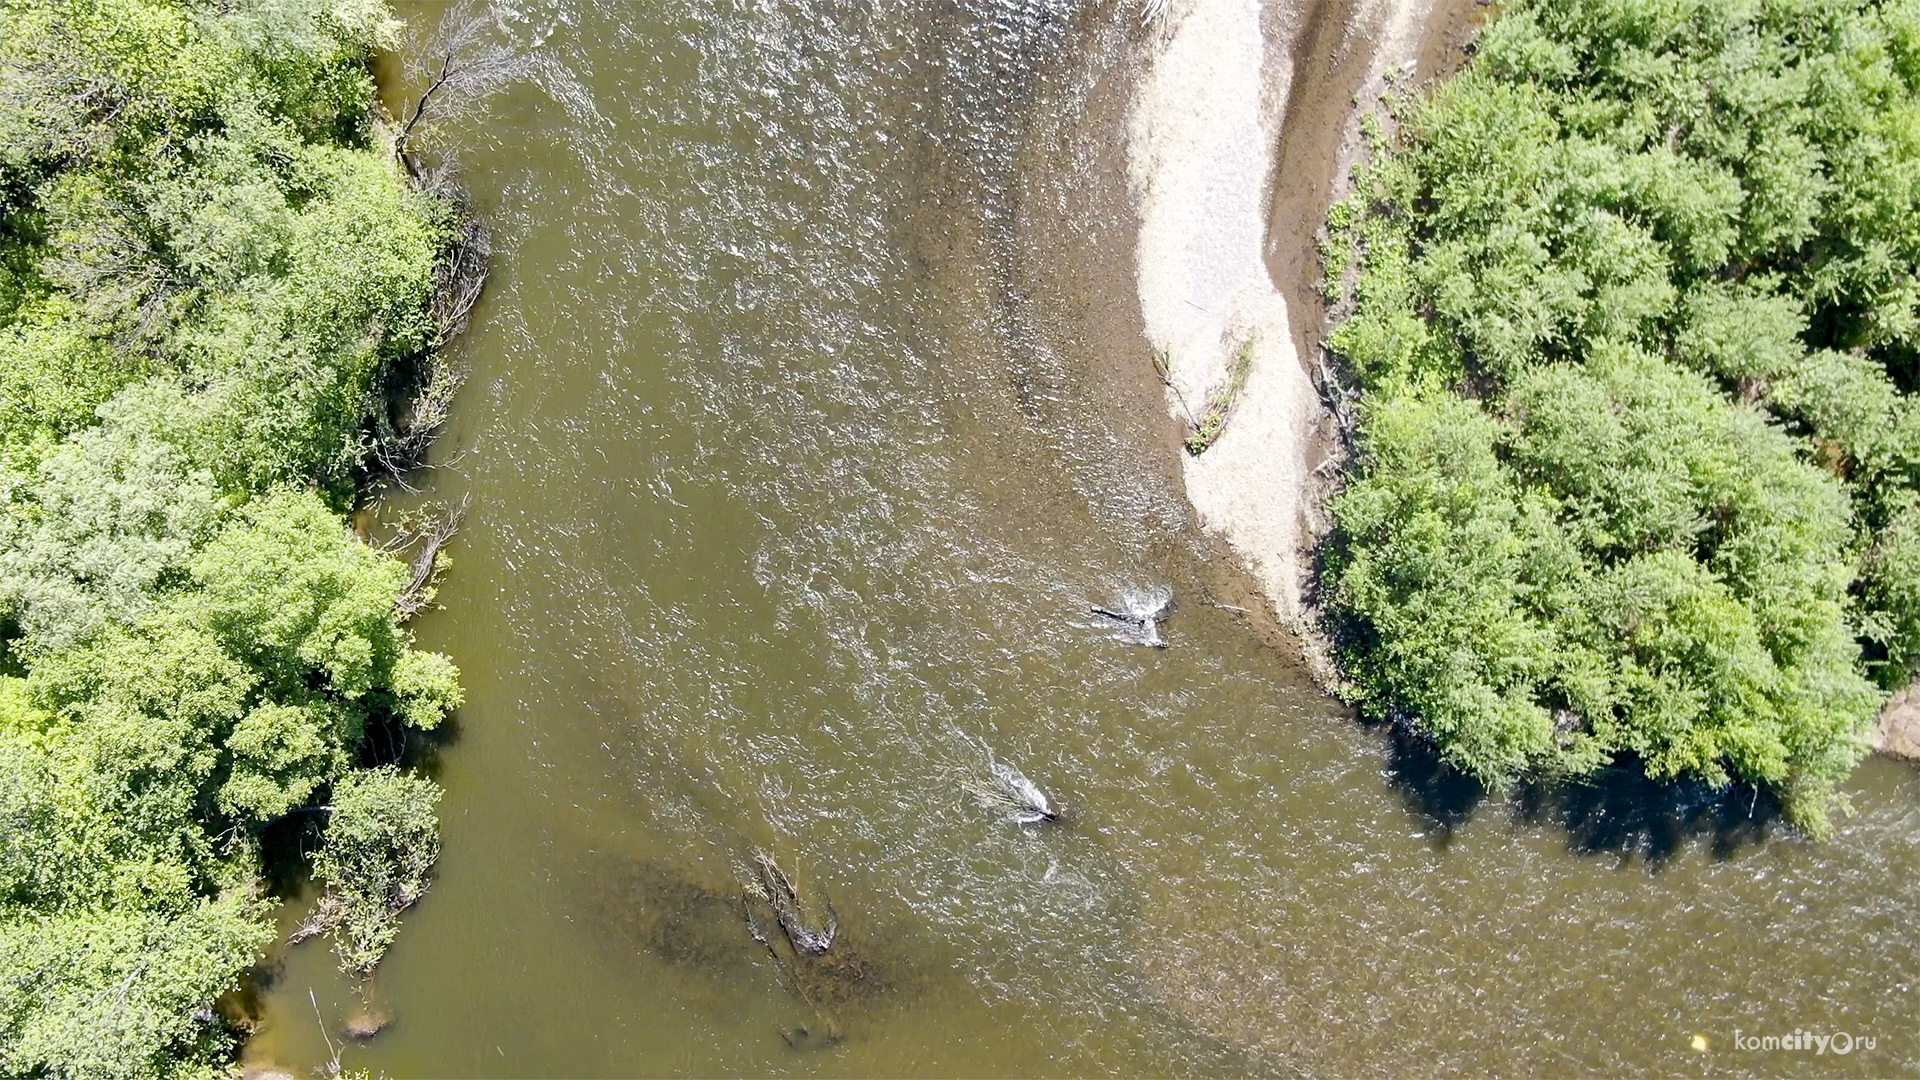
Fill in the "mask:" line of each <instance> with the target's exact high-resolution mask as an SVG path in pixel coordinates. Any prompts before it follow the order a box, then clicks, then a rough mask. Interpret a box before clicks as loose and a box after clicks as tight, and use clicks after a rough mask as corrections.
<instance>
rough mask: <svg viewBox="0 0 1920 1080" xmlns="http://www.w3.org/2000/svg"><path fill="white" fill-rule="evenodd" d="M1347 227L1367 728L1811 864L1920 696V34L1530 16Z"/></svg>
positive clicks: (1673, 17) (1333, 545)
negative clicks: (1681, 806)
mask: <svg viewBox="0 0 1920 1080" xmlns="http://www.w3.org/2000/svg"><path fill="white" fill-rule="evenodd" d="M1396 114H1397V115H1396V119H1397V121H1398V129H1397V132H1396V133H1395V135H1394V136H1393V137H1392V138H1391V139H1381V140H1380V141H1381V144H1382V145H1381V146H1380V150H1381V153H1380V154H1379V155H1378V156H1377V158H1376V160H1375V162H1374V163H1373V164H1372V165H1370V166H1369V167H1368V168H1366V169H1365V170H1363V172H1362V174H1361V175H1360V176H1359V177H1358V178H1357V179H1358V184H1357V187H1356V191H1355V194H1354V195H1353V196H1352V197H1350V198H1349V199H1348V200H1346V201H1345V202H1343V203H1342V204H1340V205H1339V206H1337V207H1336V208H1335V211H1334V213H1333V215H1332V218H1331V221H1330V226H1331V228H1330V236H1329V242H1328V245H1327V252H1328V256H1329V287H1330V290H1331V291H1332V292H1333V293H1335V294H1336V295H1338V294H1340V293H1343V292H1345V291H1346V290H1347V289H1348V288H1351V292H1352V295H1353V297H1354V304H1353V307H1352V309H1351V311H1350V312H1349V313H1348V314H1347V315H1346V317H1345V318H1344V321H1343V322H1342V323H1341V324H1340V325H1339V326H1338V327H1337V329H1336V330H1335V332H1334V335H1333V339H1332V343H1333V347H1334V349H1335V351H1336V352H1338V353H1339V354H1341V355H1343V356H1344V357H1345V359H1346V360H1347V361H1348V362H1349V364H1350V366H1351V369H1352V371H1353V373H1354V375H1355V376H1356V378H1357V379H1358V381H1359V383H1360V386H1361V388H1362V390H1363V396H1364V404H1363V406H1362V410H1361V413H1360V416H1361V421H1360V425H1359V441H1360V446H1361V451H1362V452H1361V457H1360V461H1359V469H1358V473H1357V475H1356V476H1355V477H1354V479H1353V482H1352V484H1351V485H1350V487H1349V488H1348V489H1347V491H1346V492H1345V493H1344V494H1343V495H1342V496H1341V497H1340V498H1339V499H1338V501H1337V503H1336V506H1335V515H1336V518H1337V528H1336V532H1335V535H1334V537H1333V538H1332V540H1331V542H1330V546H1329V553H1328V558H1327V566H1326V574H1325V578H1324V581H1323V586H1324V593H1325V597H1326V601H1327V610H1328V616H1329V619H1330V624H1331V627H1332V629H1333V630H1334V633H1335V637H1336V643H1337V647H1338V648H1339V650H1340V652H1341V655H1342V657H1343V660H1344V665H1345V668H1346V671H1347V673H1348V674H1349V676H1350V677H1351V679H1352V680H1353V683H1354V685H1355V688H1356V692H1357V695H1358V697H1359V698H1360V700H1361V701H1362V703H1363V706H1364V707H1365V708H1367V709H1369V710H1371V711H1373V712H1376V713H1378V714H1381V715H1390V716H1395V717H1400V718H1403V719H1405V720H1407V721H1408V722H1410V723H1412V724H1413V725H1415V726H1416V727H1417V728H1418V729H1419V730H1420V731H1422V732H1424V733H1425V734H1426V735H1427V736H1428V737H1430V738H1431V739H1432V740H1433V741H1434V742H1435V744H1436V745H1437V746H1438V748H1439V749H1440V751H1441V752H1442V754H1443V755H1444V756H1445V757H1446V758H1447V759H1448V760H1449V761H1451V762H1453V763H1454V764H1455V765H1457V766H1459V767H1460V768H1462V769H1464V770H1466V771H1468V772H1470V773H1472V774H1473V775H1475V776H1476V777H1478V778H1480V779H1481V780H1483V781H1484V782H1486V783H1488V784H1489V785H1492V786H1496V787H1497V786H1500V785H1503V784H1505V783H1507V782H1509V781H1511V780H1513V779H1515V778H1516V777H1519V776H1523V775H1528V774H1548V775H1552V774H1562V775H1566V774H1572V775H1579V774H1584V773H1589V772H1591V771H1593V770H1595V769H1597V768H1600V767H1602V766H1605V765H1608V764H1610V763H1617V762H1623V761H1633V762H1637V763H1638V764H1639V765H1640V766H1642V767H1644V768H1645V769H1646V770H1647V771H1648V772H1649V773H1650V774H1651V775H1654V776H1658V777H1670V776H1681V775H1689V776H1695V777H1699V778H1703V779H1706V780H1708V781H1711V782H1715V783H1724V782H1726V781H1727V780H1729V779H1732V778H1737V779H1742V780H1746V781H1749V782H1753V783H1759V784H1765V785H1769V786H1772V787H1773V788H1775V789H1776V790H1777V791H1779V792H1780V793H1781V794H1782V795H1783V796H1785V798H1786V800H1787V805H1788V808H1789V812H1790V813H1791V814H1792V816H1793V817H1794V818H1795V820H1797V821H1798V822H1799V823H1801V824H1802V825H1803V826H1805V827H1807V828H1809V829H1811V830H1814V831H1816V832H1817V831H1820V830H1822V829H1823V828H1824V827H1825V826H1826V822H1827V814H1828V811H1829V809H1830V808H1831V807H1832V806H1833V805H1834V803H1835V800H1836V796H1835V794H1834V785H1835V784H1836V783H1837V782H1838V781H1839V780H1840V779H1841V778H1843V777H1844V776H1845V775H1846V774H1847V772H1848V771H1849V770H1850V769H1851V768H1852V766H1853V765H1854V763H1855V762H1856V761H1857V760H1858V759H1859V756H1860V754H1861V753H1862V752H1863V749H1864V743H1863V734H1864V729H1865V726H1866V725H1867V723H1868V722H1869V720H1870V718H1871V716H1872V715H1873V712H1874V710H1875V708H1876V706H1877V704H1878V703H1879V701H1880V699H1881V696H1882V695H1881V692H1880V688H1886V687H1893V686H1897V685H1900V684H1902V683H1904V682H1905V681H1907V680H1909V679H1910V678H1912V677H1913V676H1914V675H1915V674H1916V672H1917V671H1920V438H1917V436H1920V413H1916V411H1915V408H1914V399H1913V392H1914V391H1915V390H1916V388H1920V279H1917V278H1916V271H1917V270H1920V6H1916V5H1914V4H1913V3H1911V2H1909V0H1886V2H1879V3H1859V2H1853V3H1847V2H1834V0H1749V2H1726V0H1664V2H1643V0H1554V2H1551V3H1549V2H1534V0H1518V2H1515V3H1513V4H1509V5H1505V6H1504V10H1503V11H1502V13H1501V14H1500V15H1499V16H1498V17H1497V18H1495V19H1494V20H1493V22H1492V23H1491V24H1490V25H1489V26H1488V27H1487V28H1486V29H1485V31H1484V32H1483V33H1482V35H1481V37H1480V39H1479V42H1478V45H1477V55H1476V56H1475V57H1474V59H1473V60H1472V62H1471V64H1470V65H1469V67H1468V68H1467V70H1466V71H1465V72H1463V73H1462V74H1460V75H1459V76H1458V77H1456V78H1454V79H1452V80H1450V81H1448V82H1446V83H1444V84H1442V85H1441V86H1439V87H1438V88H1437V89H1436V90H1434V91H1433V92H1432V93H1431V94H1430V95H1429V96H1427V97H1424V98H1418V99H1416V98H1408V99H1406V100H1403V101H1401V102H1399V103H1398V104H1397V105H1396Z"/></svg>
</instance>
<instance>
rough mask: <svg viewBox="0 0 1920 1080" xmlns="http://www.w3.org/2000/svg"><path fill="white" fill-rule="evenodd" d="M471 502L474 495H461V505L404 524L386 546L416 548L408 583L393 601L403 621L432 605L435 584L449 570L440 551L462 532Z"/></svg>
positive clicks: (450, 504)
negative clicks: (446, 569)
mask: <svg viewBox="0 0 1920 1080" xmlns="http://www.w3.org/2000/svg"><path fill="white" fill-rule="evenodd" d="M471 501H472V497H471V496H468V495H462V496H461V497H460V501H459V502H456V503H448V504H446V505H445V506H443V507H441V509H440V512H439V513H437V514H433V515H431V516H428V517H426V518H424V519H422V520H420V521H418V522H413V521H410V522H407V523H405V524H404V525H403V526H402V528H401V530H400V534H399V535H398V536H396V537H395V538H394V539H393V540H392V541H390V542H389V543H388V544H387V545H386V548H387V550H389V551H404V550H406V549H407V548H413V549H414V550H413V555H412V557H411V558H409V559H408V560H407V562H408V567H409V569H410V573H409V575H408V578H407V584H406V586H405V587H404V588H402V589H401V590H400V595H398V596H396V597H394V599H393V606H394V608H395V609H396V610H398V611H399V612H400V617H401V618H402V619H411V618H412V617H414V616H415V615H417V614H419V613H420V611H421V610H422V609H424V608H425V607H426V606H427V605H428V604H431V603H432V602H433V594H434V585H435V582H436V581H437V580H438V578H439V576H440V572H441V571H442V570H444V569H445V568H446V563H445V561H444V560H442V559H441V557H440V556H441V551H442V549H443V548H445V547H446V546H447V542H448V541H450V540H452V539H453V535H454V533H456V532H458V531H459V530H460V519H461V518H463V517H465V516H466V513H467V506H468V505H469V503H470V502H471Z"/></svg>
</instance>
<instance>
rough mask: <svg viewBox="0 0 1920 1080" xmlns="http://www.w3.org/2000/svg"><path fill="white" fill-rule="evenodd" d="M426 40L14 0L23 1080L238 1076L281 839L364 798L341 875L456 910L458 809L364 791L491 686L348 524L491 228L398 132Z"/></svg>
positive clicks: (12, 549) (418, 782)
mask: <svg viewBox="0 0 1920 1080" xmlns="http://www.w3.org/2000/svg"><path fill="white" fill-rule="evenodd" d="M394 25H395V24H394V23H393V21H392V19H391V17H390V16H389V15H388V13H387V10H386V7H385V5H384V3H381V2H379V0H276V2H274V3H242V4H231V3H215V2H212V0H52V2H47V0H0V83H4V85H5V86H6V93H5V94H0V626H4V628H5V629H4V632H3V633H0V672H4V674H0V1073H5V1074H6V1075H26V1076H55V1075H57V1076H76V1077H166V1076H205V1077H212V1076H216V1075H225V1073H226V1070H227V1068H228V1065H229V1063H230V1060H231V1054H232V1050H233V1047H234V1040H233V1038H232V1036H231V1033H230V1032H229V1031H228V1029H227V1026H226V1025H225V1023H224V1022H223V1021H222V1020H221V1018H220V1016H219V1013H218V1010H217V1009H216V1008H215V1002H216V1000H217V999H219V998H220V997H221V996H222V995H224V994H226V993H228V992H229V991H231V990H232V989H234V988H235V987H236V986H237V985H238V983H239V981H240V979H241V977H242V973H243V972H244V970H245V969H246V967H247V966H248V965H250V964H251V963H253V962H254V961H255V960H256V959H257V958H258V956H259V952H260V950H261V948H262V947H263V946H264V945H265V944H266V942H267V941H268V940H269V939H270V938H271V936H272V930H271V924H270V922H269V921H268V918H267V916H268V914H269V913H268V911H267V908H266V905H265V903H264V902H263V900H262V899H261V887H260V884H259V878H260V875H261V867H260V851H259V847H260V835H261V832H262V830H263V829H264V828H265V827H266V825H268V824H269V823H271V822H272V821H274V820H275V819H278V818H281V817H283V816H285V815H287V814H289V813H292V812H297V811H301V810H303V809H305V810H318V809H320V808H319V807H318V806H316V805H313V804H316V803H317V802H319V801H320V800H322V799H324V798H325V797H326V796H327V793H328V792H329V791H331V792H332V794H333V797H334V804H333V812H332V813H331V814H330V815H328V817H329V818H330V819H331V824H330V825H329V827H328V830H327V833H326V835H325V837H324V838H323V840H322V843H321V855H320V856H319V857H318V859H317V860H316V867H315V871H316V874H318V875H319V876H320V877H321V878H322V880H323V881H326V882H328V883H329V884H331V885H334V886H336V887H338V888H339V889H340V890H342V892H343V895H352V896H360V895H362V894H363V893H364V894H365V895H367V896H371V895H373V891H377V890H378V889H380V888H388V886H392V887H395V888H402V889H403V891H405V892H406V893H407V895H408V896H409V897H417V896H418V893H419V890H420V889H421V888H424V884H425V872H426V864H427V863H430V862H431V861H432V857H433V852H434V851H435V850H437V847H436V841H435V840H434V837H433V832H434V822H433V816H432V805H433V800H434V797H435V794H434V793H435V790H436V789H434V788H433V786H432V784H431V782H430V781H427V780H424V779H419V778H412V777H405V776H402V775H400V774H398V773H396V772H394V771H393V770H391V769H385V770H376V771H374V772H372V773H367V772H364V771H355V769H354V764H355V761H356V759H357V758H358V756H359V754H360V752H361V748H362V746H361V744H362V741H363V736H364V733H365V732H366V730H367V729H368V728H369V727H370V726H372V725H376V724H389V723H401V724H407V725H411V726H413V727H418V728H427V727H432V726H434V725H435V724H437V723H439V722H440V720H441V719H442V717H443V716H444V715H445V714H446V712H447V711H448V710H450V709H452V708H454V707H457V706H458V704H459V703H460V689H459V681H458V673H457V672H456V671H455V670H454V668H453V665H452V664H451V662H449V661H448V660H447V659H446V658H445V657H442V656H438V655H436V654H430V653H423V652H419V651H417V650H415V649H414V648H413V647H412V641H411V637H410V635H409V634H408V633H407V631H406V630H405V629H404V628H403V627H402V625H401V622H400V616H399V613H398V612H397V611H396V609H395V599H396V596H397V594H398V593H399V591H400V589H401V588H402V586H403V585H404V584H405V583H406V582H407V581H408V580H409V576H410V574H409V570H408V568H407V567H406V566H405V565H404V564H402V563H401V562H400V561H399V560H398V559H396V558H395V557H393V556H392V555H390V554H387V553H384V552H380V551H376V550H374V549H372V548H370V547H368V546H367V545H366V544H364V543H362V542H361V541H360V540H358V539H356V538H355V537H354V536H353V535H352V533H351V532H350V531H349V530H348V528H347V523H346V521H345V518H344V516H343V514H342V510H343V509H344V508H345V507H346V506H347V505H348V503H349V502H350V501H351V500H352V498H353V497H354V494H355V486H356V479H357V477H358V475H359V471H360V469H361V466H362V462H363V461H364V459H365V456H366V454H367V450H368V440H369V435H368V432H369V430H370V429H371V423H370V421H371V418H372V416H373V415H374V413H375V411H376V410H377V409H378V408H379V405H380V403H379V402H377V401H376V400H375V396H376V395H375V392H376V389H377V387H378V386H379V385H380V378H381V374H382V372H383V371H384V370H385V369H387V368H389V367H390V366H392V365H394V364H396V363H398V362H400V361H402V360H403V359H407V358H409V357H410V356H412V355H413V354H416V353H418V352H419V351H420V350H422V349H424V348H426V347H427V346H428V345H429V343H430V342H429V327H430V325H431V317H430V305H429V298H430V296H429V294H430V292H431V289H432V286H433V280H434V273H435V265H436V262H437V261H438V260H439V259H440V258H441V256H442V254H443V252H444V250H445V248H446V245H447V244H448V242H449V240H450V237H451V232H450V226H451V225H453V224H454V223H453V221H452V219H451V216H450V211H449V208H448V207H447V206H446V205H444V204H443V203H442V202H440V201H439V200H437V199H435V198H431V197H428V196H426V195H423V194H421V193H419V192H416V191H414V190H413V189H412V188H410V186H409V185H408V183H407V182H406V180H405V178H404V175H403V172H402V170H401V169H400V168H399V166H398V165H397V164H396V162H395V161H394V159H393V156H392V153H391V148H390V147H389V146H388V145H386V144H385V143H384V142H383V139H384V136H383V135H382V134H381V131H380V128H379V125H378V121H377V120H376V118H375V117H374V116H373V115H372V114H371V113H370V111H369V107H370V104H371V101H372V96H371V95H372V84H371V80H370V78H369V76H368V71H367V64H366V58H367V56H368V54H369V51H370V50H371V49H373V48H375V47H377V46H380V45H383V44H385V43H388V42H390V40H391V38H392V34H393V29H394ZM370 860H371V861H370ZM381 860H385V862H382V861H381ZM370 867H387V868H388V871H383V872H386V873H387V876H386V877H385V878H382V877H380V876H379V874H378V873H374V872H373V870H370V869H369V868H370ZM355 890H359V891H355ZM384 895H386V896H387V898H388V899H391V896H392V895H393V894H392V890H391V888H388V892H387V893H386V894H384ZM369 902H371V901H369ZM409 902H410V900H409ZM402 906H404V905H402ZM354 910H355V911H356V914H355V915H354V916H353V918H352V919H351V920H350V925H351V926H352V927H353V928H354V929H353V930H352V932H351V933H350V934H349V939H350V940H351V941H352V942H353V943H354V951H353V953H352V957H353V963H354V964H355V965H356V966H358V967H361V968H364V967H368V966H371V964H372V963H373V962H375V961H376V960H377V959H378V956H379V953H380V951H381V950H382V949H384V948H385V946H386V944H387V942H389V941H390V940H391V938H392V922H393V915H394V914H395V912H396V911H397V909H392V910H386V911H385V914H384V915H383V916H382V918H384V920H385V922H379V920H376V919H373V918H372V917H371V916H367V915H365V914H364V913H360V909H358V908H356V909H354ZM376 923H378V925H377V926H376V925H375V924H376Z"/></svg>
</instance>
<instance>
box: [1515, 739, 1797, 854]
mask: <svg viewBox="0 0 1920 1080" xmlns="http://www.w3.org/2000/svg"><path fill="white" fill-rule="evenodd" d="M1514 805H1515V811H1516V814H1517V816H1518V817H1519V819H1520V820H1522V821H1525V822H1528V823H1529V824H1545V823H1552V824H1555V825H1558V826H1560V827H1561V828H1563V829H1565V830H1566V833H1567V846H1568V848H1569V849H1571V850H1573V851H1575V852H1577V853H1579V854H1582V855H1614V856H1617V857H1618V858H1619V859H1620V860H1621V861H1622V863H1623V864H1624V863H1625V862H1626V861H1627V860H1630V859H1631V858H1632V857H1633V856H1635V855H1639V856H1640V857H1642V858H1643V859H1645V860H1646V862H1647V865H1648V866H1649V867H1652V868H1658V867H1659V866H1660V864H1661V863H1663V862H1665V861H1666V860H1667V859H1669V858H1671V857H1672V856H1673V855H1674V854H1675V853H1676V852H1678V851H1679V850H1680V849H1681V848H1682V847H1684V846H1685V845H1686V843H1687V842H1688V841H1689V840H1692V839H1695V838H1705V839H1706V840H1707V842H1708V849H1709V850H1710V851H1711V852H1712V853H1713V857H1714V858H1716V859H1728V858H1732V857H1733V856H1734V855H1736V854H1738V853H1739V852H1740V851H1741V849H1743V848H1749V847H1757V846H1759V845H1760V844H1762V843H1764V842H1765V841H1766V839H1767V837H1768V836H1769V835H1770V834H1771V833H1772V831H1773V830H1774V828H1775V827H1776V826H1777V825H1778V824H1779V823H1780V822H1781V821H1783V820H1784V819H1783V815H1782V808H1781V803H1780V800H1779V798H1778V797H1777V796H1776V795H1775V794H1774V793H1773V792H1772V791H1770V790H1768V789H1766V788H1764V787H1756V786H1755V785H1752V784H1747V783H1733V784H1728V785H1725V786H1722V787H1717V788H1716V787H1713V786H1711V785H1709V784H1707V783H1706V782H1704V781H1701V780H1696V779H1678V780H1660V779H1656V778H1653V777H1650V776H1648V775H1647V771H1646V768H1645V766H1644V765H1643V764H1642V763H1641V762H1640V760H1639V759H1638V758H1634V757H1631V756H1627V757H1623V758H1622V759H1621V760H1619V761H1616V762H1615V763H1614V764H1612V765H1610V766H1608V767H1607V768H1605V769H1602V770H1600V771H1599V772H1598V773H1596V774H1594V775H1593V776H1590V777H1583V778H1581V779H1579V780H1569V781H1564V782H1561V783H1555V784H1548V783H1531V784H1526V785H1523V786H1522V787H1521V788H1520V790H1519V791H1518V792H1517V793H1516V796H1515V799H1514Z"/></svg>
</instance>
